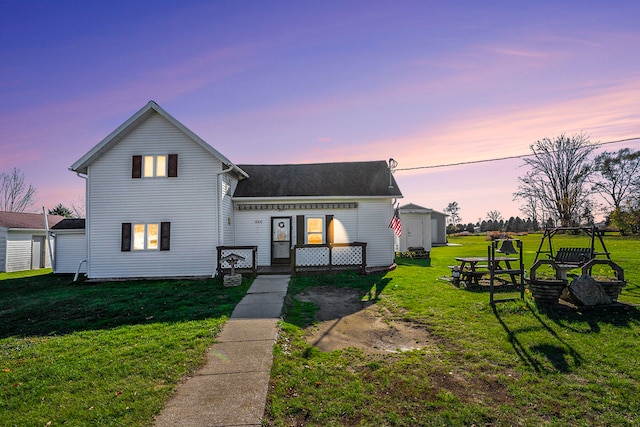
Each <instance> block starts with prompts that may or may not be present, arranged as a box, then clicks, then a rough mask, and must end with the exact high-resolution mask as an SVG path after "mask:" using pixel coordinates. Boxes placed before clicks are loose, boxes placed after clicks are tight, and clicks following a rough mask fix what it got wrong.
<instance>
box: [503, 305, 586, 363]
mask: <svg viewBox="0 0 640 427" xmlns="http://www.w3.org/2000/svg"><path fill="white" fill-rule="evenodd" d="M492 307H493V313H494V315H495V316H496V319H498V322H499V323H500V325H501V326H502V328H503V329H504V330H505V332H506V333H507V338H508V340H509V343H510V344H511V346H512V347H513V349H514V351H515V352H516V354H517V355H518V357H520V359H521V360H522V362H523V363H525V364H526V365H528V366H529V367H531V368H532V369H533V370H534V371H536V372H547V371H548V369H547V368H546V367H545V364H544V363H542V361H541V360H540V357H541V356H542V357H544V358H546V359H547V360H548V361H549V362H550V363H551V364H552V365H553V367H554V368H555V369H556V370H557V371H560V372H563V373H568V372H570V371H571V369H572V367H578V366H580V365H581V364H582V356H580V354H579V353H578V352H577V351H576V350H575V349H574V348H573V347H572V346H571V345H570V344H569V343H567V342H566V341H565V340H564V339H562V337H560V336H559V335H558V334H557V333H556V331H554V330H553V328H551V327H550V326H549V325H548V324H547V323H546V322H545V321H544V320H543V319H542V318H541V317H540V316H539V315H538V314H537V313H535V311H534V310H531V309H530V310H529V312H530V313H532V314H533V317H534V319H535V320H536V323H537V324H534V325H526V326H521V327H513V328H511V327H509V326H508V325H507V323H506V322H505V320H504V319H503V318H502V317H501V315H500V313H499V312H498V309H497V306H496V305H493V306H492ZM540 330H543V331H546V332H547V333H548V335H549V336H550V337H552V338H553V340H554V341H555V344H536V345H533V346H529V344H528V343H526V342H523V340H524V338H521V336H522V337H524V335H525V334H526V333H529V332H538V331H540ZM536 341H537V340H536ZM567 357H569V358H570V359H571V363H569V362H568V361H567Z"/></svg>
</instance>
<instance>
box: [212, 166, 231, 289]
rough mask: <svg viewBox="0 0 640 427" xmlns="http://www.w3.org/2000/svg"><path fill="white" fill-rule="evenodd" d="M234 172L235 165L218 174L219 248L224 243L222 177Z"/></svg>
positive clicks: (214, 271) (214, 273)
mask: <svg viewBox="0 0 640 427" xmlns="http://www.w3.org/2000/svg"><path fill="white" fill-rule="evenodd" d="M232 170H233V165H231V166H229V167H228V168H227V169H223V170H222V171H220V172H218V173H217V174H216V183H217V185H216V197H217V199H218V246H222V244H223V243H224V242H223V241H222V238H223V236H222V227H223V222H222V214H223V211H222V175H224V174H225V173H227V172H231V171H232ZM216 265H218V262H217V260H216ZM216 269H217V267H216V268H214V269H213V274H212V276H211V277H215V275H216Z"/></svg>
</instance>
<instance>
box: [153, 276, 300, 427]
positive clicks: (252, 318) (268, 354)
mask: <svg viewBox="0 0 640 427" xmlns="http://www.w3.org/2000/svg"><path fill="white" fill-rule="evenodd" d="M288 284H289V276H258V277H257V278H256V280H255V281H254V282H253V284H252V285H251V287H250V288H249V290H248V291H247V295H246V296H245V297H244V298H243V299H242V301H240V303H239V304H238V305H237V306H236V308H235V310H234V311H233V314H232V315H231V317H230V318H229V320H228V321H227V323H225V325H224V326H223V328H222V331H221V332H220V335H219V336H218V338H217V340H216V343H215V344H213V345H212V346H211V347H210V348H209V349H208V350H207V361H206V363H205V365H204V366H203V367H202V368H201V369H200V370H199V371H198V372H196V374H195V375H194V376H193V377H191V378H189V379H188V380H187V381H186V382H184V383H182V384H179V385H178V388H177V391H176V394H175V395H174V397H173V398H172V399H171V400H170V401H169V402H168V404H167V406H165V408H164V409H163V410H162V412H160V414H159V415H158V416H157V417H156V424H155V425H156V426H157V427H166V426H181V427H187V426H189V427H191V426H193V427H196V426H197V427H205V426H260V425H261V419H262V415H263V414H264V408H265V402H266V398H267V390H268V386H269V375H270V371H271V363H272V362H273V344H274V343H275V340H276V338H277V336H278V329H277V322H278V319H279V318H280V314H281V313H282V305H283V303H284V296H285V294H286V293H287V286H288Z"/></svg>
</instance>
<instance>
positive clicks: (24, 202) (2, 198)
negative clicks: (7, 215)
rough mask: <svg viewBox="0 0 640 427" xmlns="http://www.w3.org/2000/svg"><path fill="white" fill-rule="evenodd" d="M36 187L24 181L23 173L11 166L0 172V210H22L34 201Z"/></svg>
mask: <svg viewBox="0 0 640 427" xmlns="http://www.w3.org/2000/svg"><path fill="white" fill-rule="evenodd" d="M35 194H36V189H35V188H34V187H33V185H31V184H29V186H28V187H27V186H26V184H25V183H24V173H23V172H22V171H21V170H20V169H18V168H13V170H12V171H11V173H4V172H2V173H0V211H8V212H24V211H25V210H26V209H27V208H29V207H31V206H32V205H33V204H34V203H35Z"/></svg>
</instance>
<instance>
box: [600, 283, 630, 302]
mask: <svg viewBox="0 0 640 427" xmlns="http://www.w3.org/2000/svg"><path fill="white" fill-rule="evenodd" d="M597 282H598V283H599V284H600V286H602V288H603V289H604V291H605V292H606V293H607V295H608V296H609V298H611V301H612V302H616V301H618V296H619V295H620V292H622V288H624V285H626V284H627V283H626V282H625V281H623V280H610V281H600V280H598V281H597Z"/></svg>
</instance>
